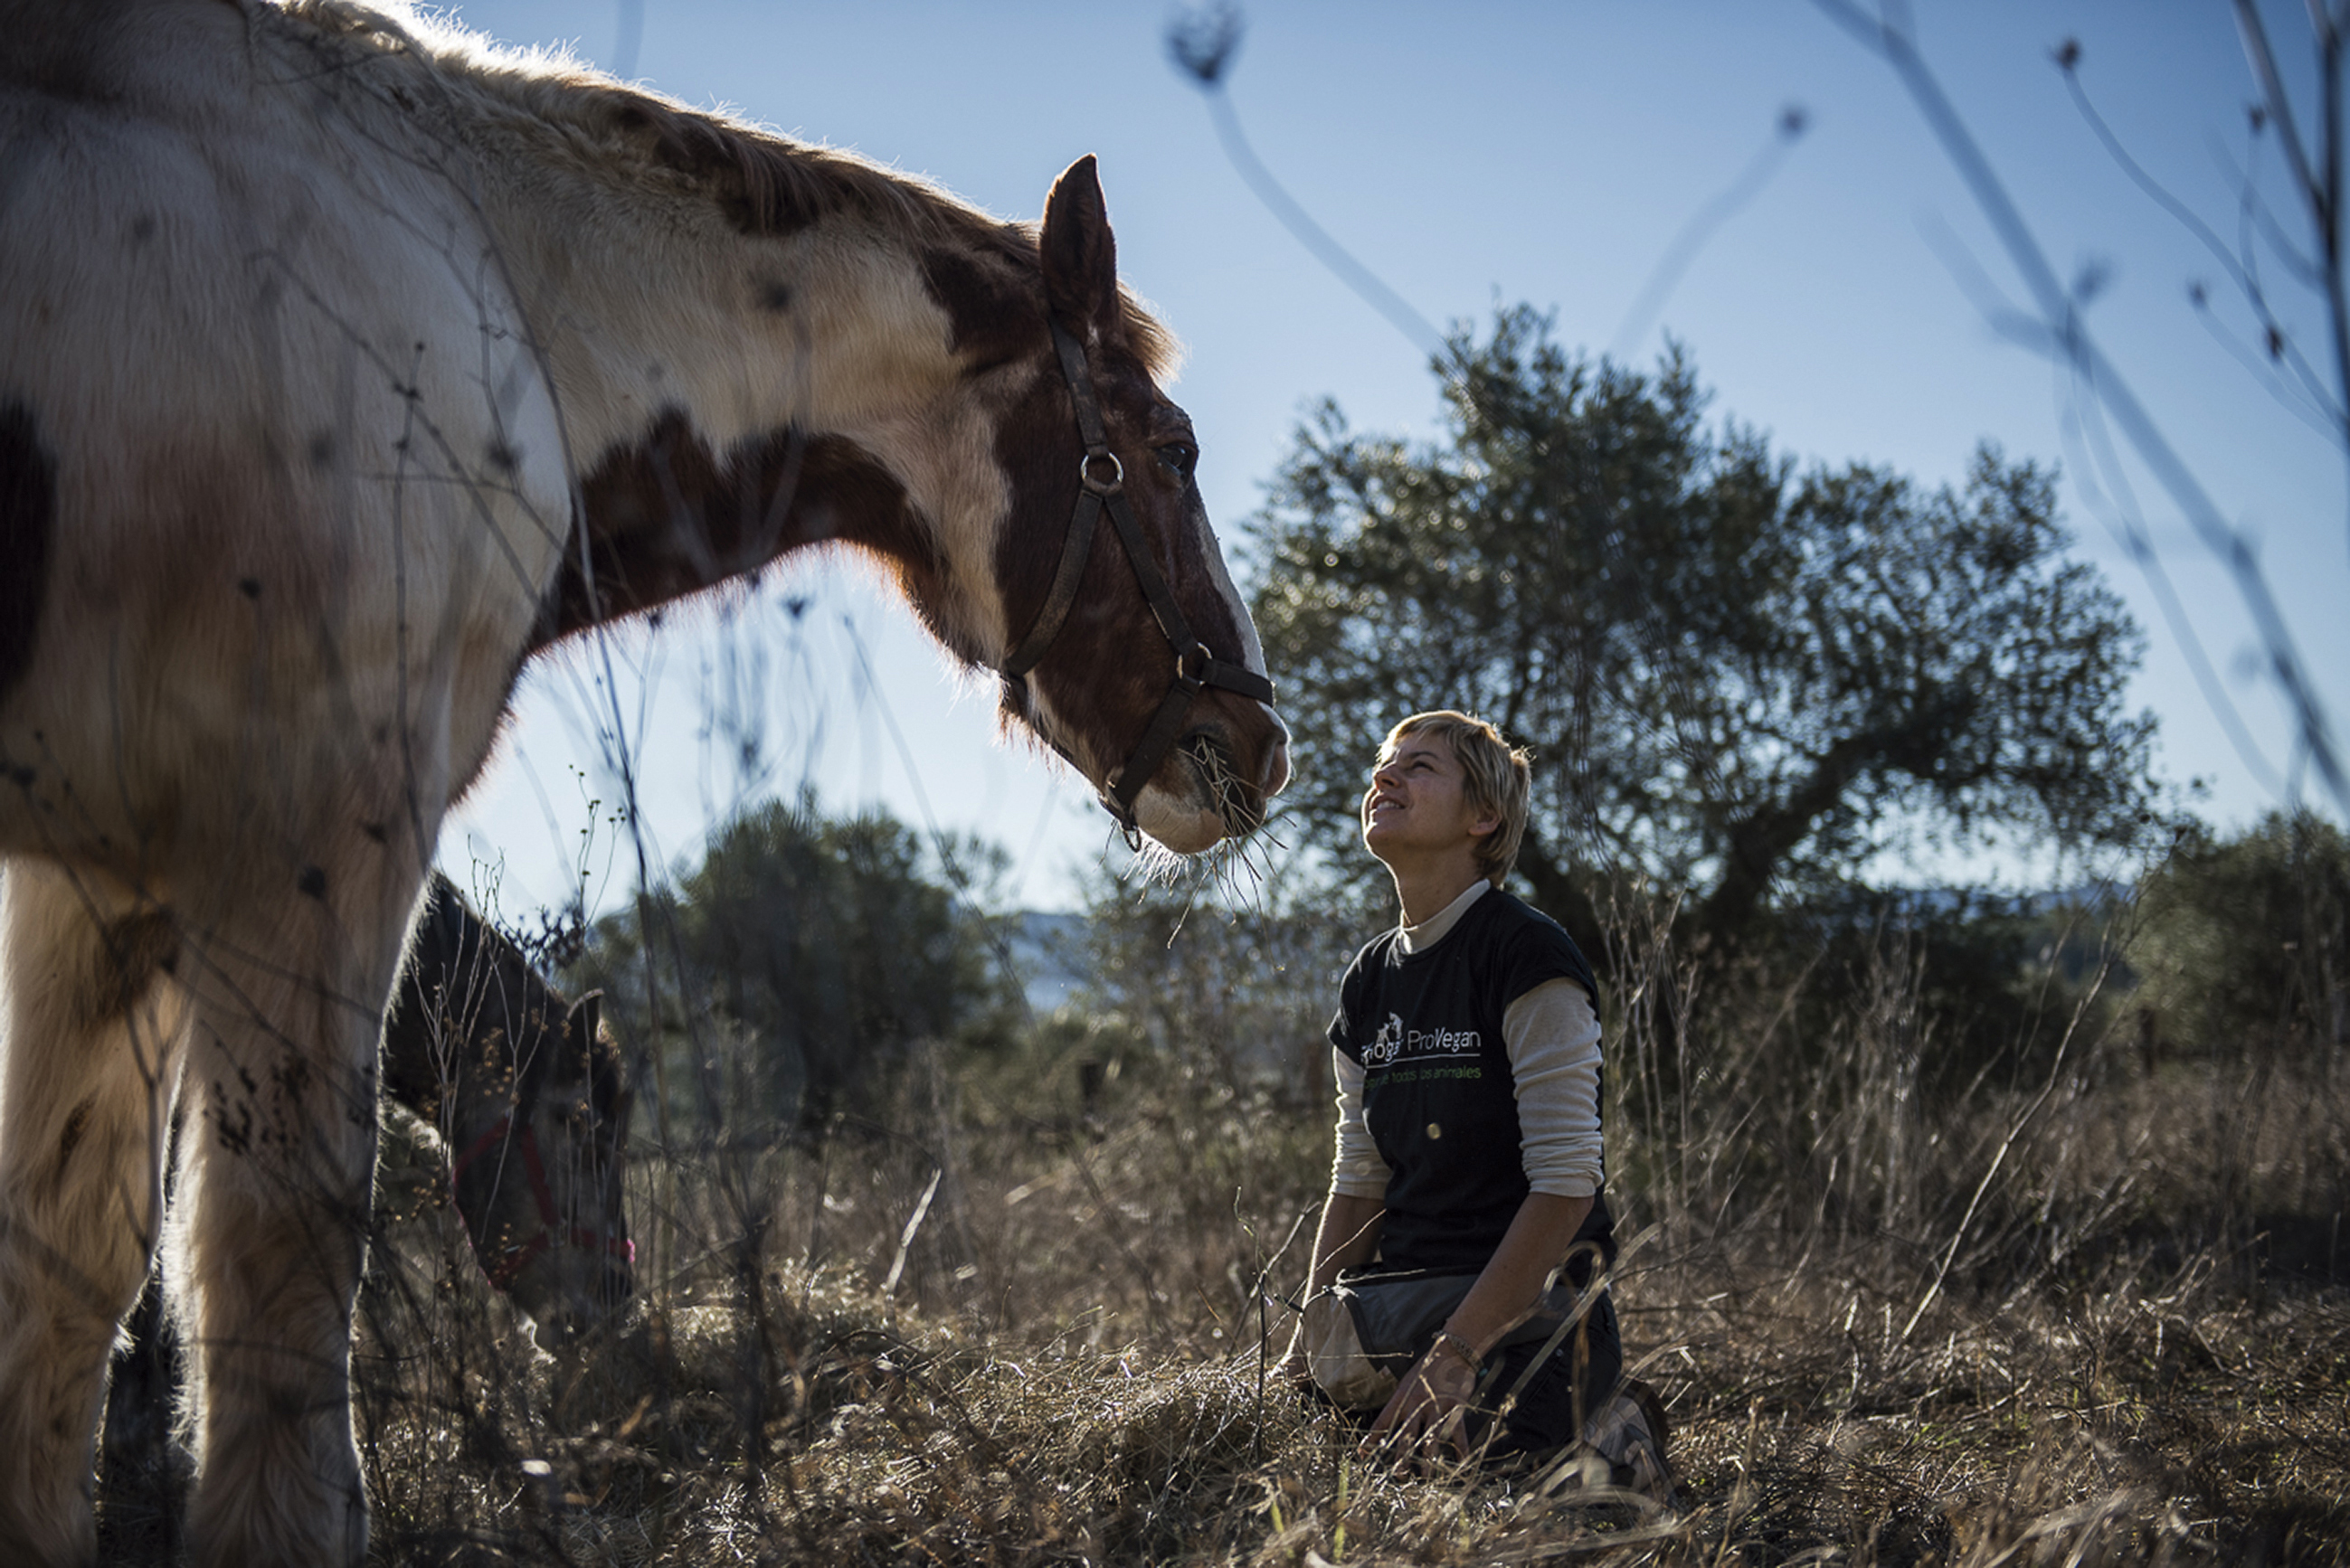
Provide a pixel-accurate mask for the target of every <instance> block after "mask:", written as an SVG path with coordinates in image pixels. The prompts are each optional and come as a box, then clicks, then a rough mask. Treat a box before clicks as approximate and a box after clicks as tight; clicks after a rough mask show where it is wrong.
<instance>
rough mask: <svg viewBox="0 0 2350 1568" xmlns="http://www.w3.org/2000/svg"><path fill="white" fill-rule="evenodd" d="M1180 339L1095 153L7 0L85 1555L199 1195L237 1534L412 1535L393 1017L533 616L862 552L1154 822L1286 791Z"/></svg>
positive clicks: (8, 581) (312, 30)
mask: <svg viewBox="0 0 2350 1568" xmlns="http://www.w3.org/2000/svg"><path fill="white" fill-rule="evenodd" d="M1174 356H1175V345H1174V341H1173V338H1172V337H1171V335H1170V333H1169V332H1168V330H1167V329H1166V328H1165V327H1163V326H1162V325H1161V324H1160V323H1159V321H1158V320H1157V319H1156V318H1155V317H1153V316H1152V315H1151V314H1150V313H1149V311H1147V310H1146V309H1145V308H1144V307H1143V306H1141V305H1140V304H1139V301H1138V300H1137V299H1136V298H1135V297H1134V296H1131V295H1130V294H1129V293H1128V291H1127V290H1126V289H1125V287H1124V286H1122V285H1121V283H1120V281H1119V279H1118V266H1117V257H1116V246H1115V242H1114V239H1113V236H1112V233H1111V229H1110V226H1109V223H1108V218H1107V207H1106V203H1105V201H1104V197H1103V194H1102V187H1101V182H1100V179H1099V176H1098V172H1097V169H1096V167H1095V164H1094V161H1093V160H1092V159H1091V158H1082V159H1079V160H1078V161H1076V162H1075V163H1073V164H1071V165H1070V166H1069V167H1068V168H1067V170H1066V171H1064V172H1063V173H1062V174H1061V175H1060V177H1059V178H1058V179H1057V180H1056V181H1055V182H1054V184H1053V186H1052V189H1051V191H1050V193H1049V194H1048V195H1047V197H1046V200H1045V211H1044V215H1043V218H1042V221H1041V222H1040V223H1035V224H1033V225H1032V224H1024V223H1014V222H1007V221H1003V220H999V219H996V218H993V217H991V216H989V215H987V214H985V213H981V212H979V211H978V210H976V209H974V208H972V207H971V206H969V205H967V204H965V203H963V202H959V201H957V200H955V199H954V198H952V197H951V196H949V195H947V194H946V193H945V192H942V191H941V190H938V189H936V188H934V187H932V186H931V185H929V184H928V183H926V182H920V181H918V180H915V179H911V178H909V177H907V176H903V175H900V174H897V173H894V172H891V171H887V170H884V169H881V168H879V167H878V166H876V165H874V164H872V163H869V162H868V161H863V160H861V159H858V158H856V157H854V156H852V155H849V154H847V153H843V152H839V151H828V150H826V149H822V148H818V147H814V146H810V145H806V144H803V143H800V142H796V141H794V140H788V139H785V138H783V137H780V136H776V135H773V134H770V133H768V132H766V131H764V130H758V129H755V128H754V127H752V126H749V125H747V124H744V123H742V122H739V121H736V120H733V119H727V118H724V117H722V116H719V115H716V114H711V113H703V112H699V111H696V110H693V109H688V108H686V107H684V106H682V105H681V104H679V103H676V102H674V101H672V100H671V99H665V98H662V97H660V95H658V94H655V93H652V92H650V91H647V90H643V89H640V88H635V87H630V86H626V85H623V84H620V83H618V82H615V81H613V80H611V79H609V78H604V77H601V76H598V75H597V74H595V73H593V72H591V71H587V70H585V69H580V68H576V67H572V66H570V65H567V64H566V63H564V62H561V61H558V60H550V59H548V58H546V57H536V56H522V55H516V54H511V53H504V52H500V51H499V50H497V49H495V48H494V47H492V46H490V45H488V44H486V43H485V42H484V41H482V40H480V39H478V38H475V37H474V36H472V35H470V34H466V33H464V32H463V31H462V30H460V29H457V28H456V27H454V26H453V25H449V24H444V23H441V22H435V21H429V20H426V19H423V18H421V17H419V16H413V15H410V14H407V13H404V12H400V11H393V10H385V9H379V8H376V7H375V6H373V5H369V4H367V3H366V0H282V3H281V0H81V3H79V4H76V5H57V4H55V3H54V0H0V862H5V878H4V879H0V972H5V977H6V985H7V993H6V997H5V1012H0V1020H5V1022H0V1029H5V1047H0V1049H5V1057H0V1562H7V1563H26V1564H44V1565H46V1564H66V1563H77V1564H78V1563H87V1562H88V1560H89V1559H90V1556H91V1554H92V1552H93V1550H94V1547H93V1539H94V1537H93V1532H92V1521H91V1511H90V1488H91V1482H90V1477H91V1469H92V1434H93V1433H94V1431H95V1428H96V1426H97V1422H98V1417H99V1408H100V1403H101V1400H102V1397H103V1390H104V1384H105V1373H106V1362H107V1353H108V1350H109V1345H111V1343H112V1340H113V1338H114V1335H115V1333H116V1327H117V1324H118V1323H119V1321H120V1318H121V1316H122V1314H124V1313H125V1311H127V1310H128V1309H129V1307H130V1304H131V1303H132V1301H133V1300H134V1299H135V1297H136V1296H137V1294H138V1293H139V1289H140V1282H141V1280H142V1279H143V1278H144V1276H145V1274H146V1272H147V1268H148V1263H149V1260H150V1258H151V1255H152V1254H153V1253H154V1252H155V1251H156V1250H157V1248H158V1246H159V1245H160V1246H161V1254H162V1272H163V1276H164V1280H165V1283H166V1288H167V1291H168V1293H170V1295H171V1296H172V1302H173V1305H172V1313H173V1315H174V1318H175V1320H176V1321H178V1322H180V1323H181V1324H183V1325H184V1326H185V1329H186V1332H187V1334H188V1350H189V1356H188V1359H189V1361H190V1363H191V1365H190V1366H189V1368H188V1373H187V1389H186V1404H187V1408H188V1419H189V1421H190V1423H191V1425H190V1442H191V1446H192V1453H193V1464H194V1479H193V1482H192V1494H191V1497H190V1501H189V1504H188V1524H187V1535H188V1539H189V1541H190V1542H191V1546H192V1552H193V1556H194V1560H195V1561H196V1562H197V1563H200V1564H203V1565H205V1568H226V1565H229V1564H236V1565H240V1568H245V1565H251V1568H288V1565H293V1564H300V1565H302V1568H351V1565H355V1564H357V1563H359V1562H360V1561H361V1560H362V1558H363V1556H364V1554H365V1552H366V1542H367V1504H366V1496H365V1490H364V1486H363V1484H362V1480H361V1471H360V1465H359V1455H358V1451H357V1449H356V1447H355V1444H354V1441H353V1436H352V1425H351V1416H350V1397H349V1396H350V1388H349V1377H350V1373H349V1367H350V1324H351V1306H352V1300H353V1295H354V1293H355V1291H356V1289H357V1285H358V1282H359V1277H360V1272H361V1269H362V1266H363V1262H364V1251H365V1246H364V1239H365V1237H366V1235H367V1231H368V1217H369V1199H370V1172H371V1168H372V1162H373V1158H374V1152H375V1146H376V1137H377V1106H378V1093H379V1089H378V1083H377V1075H378V1064H377V1054H378V1053H377V1035H378V1031H379V1028H380V1021H381V1018H382V1015H383V1010H384V1003H385V1001H386V999H387V997H388V996H389V995H390V991H391V989H392V984H393V981H394V980H395V977H396V974H397V971H398V965H399V962H400V947H401V940H402V936H403V933H404V932H405V930H406V929H407V927H408V924H409V920H410V917H411V912H412V910H413V909H414V908H415V906H416V903H417V900H418V896H419V892H420V889H421V888H422V885H423V883H424V879H425V876H426V872H427V869H428V867H429V866H430V863H431V859H432V852H433V848H434V845H435V842H436V840H437V837H438V834H439V830H440V826H441V824H442V818H443V816H444V815H445V814H446V812H447V811H448V809H449V806H450V804H451V803H452V801H453V800H455V799H456V798H458V797H459V796H460V795H461V794H463V792H464V790H465V789H466V788H467V786H468V785H469V784H471V782H472V781H473V779H474V778H475V777H476V776H477V775H478V774H480V773H481V771H482V770H483V768H484V765H485V764H486V763H487V762H488V760H489V758H490V756H491V753H492V751H493V747H494V742H495V739H496V737H497V734H498V732H499V727H500V724H501V722H502V720H503V717H504V714H505V712H506V711H507V707H508V703H509V701H510V699H511V696H512V693H513V691H514V689H515V683H516V681H517V680H518V679H519V675H520V672H521V670H522V669H523V667H524V665H525V663H526V662H527V661H528V660H529V659H532V658H533V657H535V656H539V655H543V654H545V653H546V651H547V650H548V649H555V648H557V647H562V646H570V647H575V648H578V649H582V650H583V654H582V656H583V657H587V658H593V657H595V656H596V652H597V649H598V647H599V645H600V643H601V640H602V639H604V638H605V637H607V636H608V635H609V633H608V630H607V629H606V628H608V627H609V626H610V625H611V623H613V622H614V621H616V620H619V619H622V618H630V617H644V616H650V615H655V614H658V613H659V612H660V611H661V610H662V608H663V607H666V606H669V605H671V604H672V603H674V602H676V601H678V600H681V599H683V598H685V597H688V596H691V595H695V594H699V593H702V592H704V591H706V590H711V589H713V588H717V587H720V586H721V585H723V584H726V583H730V582H733V581H737V580H739V579H743V578H745V577H747V576H753V575H755V574H758V573H761V572H763V571H764V570H765V569H766V568H767V567H769V566H771V565H772V564H774V563H775V562H777V561H778V560H780V559H782V558H784V557H785V556H789V555H791V554H792V553H794V552H797V551H802V550H807V549H811V548H818V547H829V548H832V549H837V550H847V551H851V552H854V553H856V554H858V555H860V556H863V557H864V558H866V559H868V560H869V561H871V562H873V563H875V564H876V566H878V567H879V570H880V571H881V572H882V573H883V574H884V576H886V578H887V579H888V580H889V581H890V582H892V583H893V584H894V586H895V587H896V588H897V589H898V590H899V593H900V595H901V596H902V597H903V598H904V599H905V600H906V601H907V602H908V603H909V604H910V607H912V608H913V610H914V612H915V614H916V616H917V618H919V619H920V621H921V623H922V624H923V625H924V626H925V627H926V628H928V630H929V631H930V633H931V635H932V636H933V638H934V639H936V640H937V641H938V642H939V644H940V645H941V647H942V648H943V649H945V650H946V651H947V653H948V654H949V655H951V657H952V658H953V659H955V660H957V661H958V662H959V663H961V664H962V666H964V667H965V668H967V669H968V670H972V671H973V672H975V674H976V676H977V678H978V679H980V680H990V679H992V680H993V687H994V691H995V695H996V706H997V708H998V711H999V713H1000V715H1001V724H1002V728H1003V731H1004V732H1006V733H1007V735H1010V736H1012V737H1014V738H1016V739H1024V740H1025V741H1027V742H1031V743H1034V744H1036V745H1038V746H1039V747H1041V748H1044V749H1046V750H1049V751H1050V752H1052V753H1056V754H1058V755H1059V756H1060V757H1062V758H1063V759H1065V760H1066V763H1067V764H1068V765H1069V766H1070V767H1071V768H1073V769H1074V770H1075V771H1076V773H1078V774H1081V775H1082V776H1083V777H1084V778H1085V779H1087V782H1088V783H1089V784H1092V785H1093V787H1094V788H1095V789H1096V790H1097V792H1098V793H1099V794H1100V795H1101V798H1102V800H1103V803H1104V805H1106V806H1107V808H1108V810H1109V811H1110V812H1111V814H1112V815H1113V816H1114V818H1115V820H1116V821H1117V822H1118V826H1119V827H1120V828H1121V830H1122V831H1124V832H1125V833H1126V834H1127V836H1128V840H1129V842H1130V843H1133V844H1134V845H1136V846H1138V847H1142V846H1144V841H1145V840H1146V839H1148V840H1151V841H1155V843H1156V844H1157V845H1158V846H1159V847H1160V848H1161V849H1163V850H1164V851H1166V852H1168V853H1170V854H1177V855H1180V854H1190V853H1194V852H1199V851H1202V850H1206V849H1209V848H1211V847H1212V846H1215V845H1217V844H1219V843H1222V842H1224V841H1226V840H1230V839H1235V838H1238V837H1240V836H1243V835H1245V834H1246V833H1248V832H1250V831H1252V830H1253V828H1254V827H1255V826H1257V825H1258V824H1259V823H1261V822H1262V820H1263V815H1264V811H1265V809H1266V803H1267V800H1268V798H1269V797H1270V796H1272V795H1273V794H1276V793H1277V792H1278V791H1279V790H1280V788H1281V787H1282V786H1283V784H1284V783H1285V782H1286V781H1287V778H1288V771H1289V763H1288V737H1287V732H1286V731H1285V729H1284V726H1283V724H1282V722H1281V720H1280V718H1279V717H1278V715H1277V714H1276V712H1275V711H1274V707H1273V697H1274V693H1273V688H1272V684H1271V682H1270V680H1268V679H1267V677H1266V673H1265V670H1264V661H1263V652H1262V650H1261V649H1260V647H1259V645H1258V642H1257V639H1256V636H1255V632H1254V629H1253V627H1252V626H1251V624H1250V622H1249V618H1248V615H1247V612H1246V610H1245V608H1244V607H1243V604H1242V602H1241V600H1240V597H1239V595H1238V593H1237V592H1236V591H1235V590H1234V588H1233V586H1232V580H1231V577H1230V575H1229V573H1228V572H1227V570H1226V569H1225V566H1224V564H1223V561H1222V556H1221V554H1220V552H1219V550H1218V547H1217V545H1216V541H1215V535H1214V533H1213V530H1212V529H1211V526H1210V525H1209V523H1208V519H1207V516H1206V512H1205V508H1204V506H1203V505H1202V504H1201V499H1200V492H1199V488H1198V485H1197V483H1196V481H1195V477H1194V474H1195V467H1196V464H1197V462H1198V461H1199V457H1200V451H1199V443H1198V437H1197V435H1196V433H1195V432H1194V431H1193V428H1192V426H1191V422H1190V421H1189V419H1188V418H1187V417H1186V416H1185V415H1184V413H1183V412H1182V410H1180V408H1179V407H1178V406H1177V405H1176V404H1175V403H1174V402H1172V401H1171V400H1170V399H1169V398H1168V397H1167V396H1166V395H1165V393H1164V392H1163V390H1162V389H1161V386H1160V382H1161V381H1162V380H1163V379H1164V378H1165V377H1166V376H1167V374H1168V373H1169V372H1170V370H1171V369H1172V366H1173V362H1174ZM1105 534H1106V535H1108V541H1109V542H1108V543H1107V544H1106V545H1104V544H1100V540H1099V536H1100V535H1105ZM1097 545H1098V547H1097ZM175 1110H178V1111H180V1112H182V1114H183V1115H184V1116H185V1121H186V1126H187V1127H188V1130H189V1135H190V1136H188V1137H184V1138H182V1140H181V1141H180V1153H179V1155H178V1156H177V1163H176V1166H175V1168H174V1178H173V1181H172V1202H171V1204H170V1205H169V1207H168V1209H167V1207H166V1205H165V1204H164V1202H163V1192H164V1182H163V1179H162V1173H163V1161H164V1158H165V1156H164V1151H165V1147H166V1141H167V1140H166V1138H165V1136H164V1130H165V1128H166V1127H168V1125H169V1123H170V1120H171V1117H172V1114H173V1112H174V1111H175Z"/></svg>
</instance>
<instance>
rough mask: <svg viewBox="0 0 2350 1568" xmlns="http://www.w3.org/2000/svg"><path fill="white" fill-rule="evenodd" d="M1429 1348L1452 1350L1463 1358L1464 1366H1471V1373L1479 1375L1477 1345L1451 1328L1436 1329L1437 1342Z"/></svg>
mask: <svg viewBox="0 0 2350 1568" xmlns="http://www.w3.org/2000/svg"><path fill="white" fill-rule="evenodd" d="M1429 1348H1430V1349H1431V1350H1449V1351H1451V1353H1452V1354H1453V1355H1457V1356H1459V1357H1460V1358H1461V1365H1462V1366H1466V1367H1468V1368H1469V1375H1470V1376H1472V1377H1473V1376H1476V1375H1477V1347H1476V1346H1475V1345H1471V1344H1470V1343H1469V1342H1468V1341H1467V1340H1465V1339H1463V1338H1461V1336H1460V1335H1459V1334H1455V1333H1453V1332H1452V1331H1451V1329H1449V1328H1440V1329H1438V1330H1437V1331H1436V1343H1435V1344H1434V1345H1430V1347H1429Z"/></svg>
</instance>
